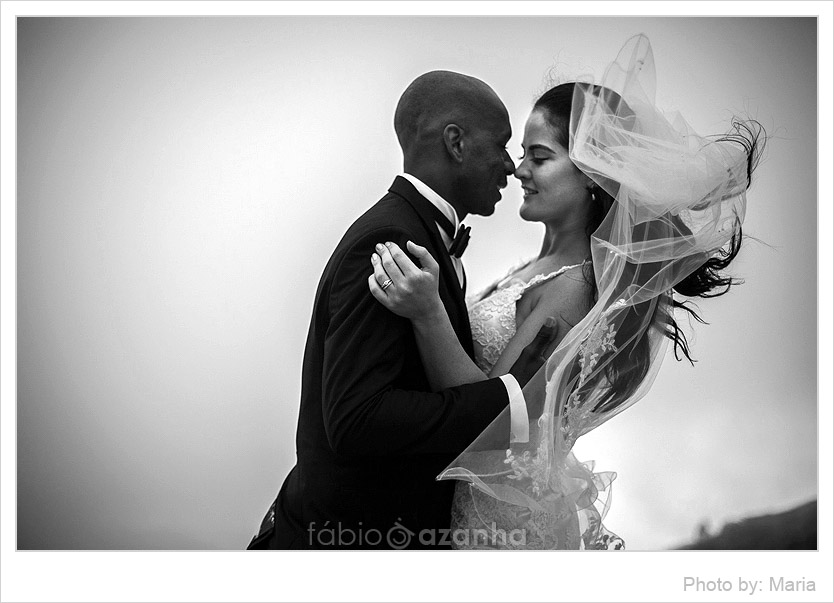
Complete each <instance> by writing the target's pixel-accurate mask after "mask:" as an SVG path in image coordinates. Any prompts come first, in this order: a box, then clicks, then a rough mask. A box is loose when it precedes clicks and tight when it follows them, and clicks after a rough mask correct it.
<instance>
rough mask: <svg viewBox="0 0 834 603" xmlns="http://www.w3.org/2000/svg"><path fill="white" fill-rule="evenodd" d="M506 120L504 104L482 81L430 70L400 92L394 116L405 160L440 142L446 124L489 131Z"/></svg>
mask: <svg viewBox="0 0 834 603" xmlns="http://www.w3.org/2000/svg"><path fill="white" fill-rule="evenodd" d="M507 119H508V115H507V109H506V108H505V107H504V103H502V102H501V99H499V98H498V95H497V94H496V93H495V91H494V90H493V89H492V88H490V87H489V86H488V85H487V84H485V83H484V82H482V81H481V80H479V79H477V78H474V77H471V76H468V75H463V74H462V73H455V72H453V71H430V72H429V73H425V74H423V75H421V76H420V77H418V78H417V79H416V80H414V81H413V82H412V83H411V85H409V87H408V88H406V90H405V92H403V95H402V96H401V97H400V102H399V103H398V104H397V110H396V112H395V114H394V130H395V131H396V133H397V139H398V140H399V142H400V146H401V147H402V149H403V153H404V154H405V156H406V159H408V158H409V156H412V155H414V154H415V153H419V152H423V151H424V150H425V149H426V147H427V146H431V147H433V146H435V145H436V144H437V143H439V142H440V141H441V139H442V135H443V129H444V128H445V127H446V126H447V125H448V124H451V123H453V124H457V125H458V126H460V127H462V128H464V129H467V128H490V127H491V126H492V125H493V124H498V123H504V122H506V121H507Z"/></svg>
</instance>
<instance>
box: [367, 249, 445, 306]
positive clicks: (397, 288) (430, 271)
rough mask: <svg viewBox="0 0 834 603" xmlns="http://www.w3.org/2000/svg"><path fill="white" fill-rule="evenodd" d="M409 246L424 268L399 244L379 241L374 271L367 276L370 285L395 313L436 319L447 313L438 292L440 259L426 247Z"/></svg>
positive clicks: (373, 257)
mask: <svg viewBox="0 0 834 603" xmlns="http://www.w3.org/2000/svg"><path fill="white" fill-rule="evenodd" d="M406 247H407V248H408V251H409V252H410V253H411V254H412V255H413V256H414V257H415V258H417V260H418V261H419V262H420V264H421V266H422V268H418V267H417V266H416V265H415V264H414V262H412V261H411V260H410V259H409V257H408V256H407V255H406V254H405V253H404V252H403V250H402V249H400V247H399V246H398V245H397V244H396V243H385V244H384V245H383V244H381V243H380V244H378V245H377V246H376V253H374V254H372V255H371V264H372V265H373V268H374V273H373V274H372V275H370V276H369V277H368V287H369V288H370V290H371V294H373V296H374V297H375V298H376V299H377V301H378V302H379V303H381V304H382V305H383V306H385V307H386V308H388V309H389V310H391V312H393V313H394V314H397V315H399V316H403V317H405V318H409V319H411V320H413V321H415V322H419V321H428V320H436V319H437V317H438V316H442V315H443V314H445V312H446V310H445V308H444V306H443V302H442V301H441V300H440V295H439V294H438V292H437V286H438V273H439V267H438V265H437V262H436V261H435V260H434V258H433V257H432V256H431V254H430V253H429V252H428V250H427V249H426V248H425V247H420V246H419V245H416V244H415V243H412V242H411V241H409V242H408V243H407V244H406ZM389 280H390V281H391V282H390V283H388V281H389ZM386 283H387V284H386Z"/></svg>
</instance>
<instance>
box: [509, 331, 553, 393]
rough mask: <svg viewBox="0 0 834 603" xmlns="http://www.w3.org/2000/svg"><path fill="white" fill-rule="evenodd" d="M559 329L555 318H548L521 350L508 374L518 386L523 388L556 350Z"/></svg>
mask: <svg viewBox="0 0 834 603" xmlns="http://www.w3.org/2000/svg"><path fill="white" fill-rule="evenodd" d="M558 332H559V327H558V324H557V322H556V319H555V318H548V319H547V320H546V321H545V323H544V325H543V326H542V328H541V329H540V330H539V332H538V333H537V334H536V336H535V337H534V338H533V341H532V342H531V343H530V344H529V345H528V346H527V347H526V348H524V349H523V350H522V352H521V355H520V356H519V357H518V360H516V361H515V364H513V366H512V368H510V374H511V375H512V376H513V377H515V378H516V381H518V384H519V385H520V386H521V387H522V388H523V387H524V386H525V385H526V384H527V382H528V381H530V379H531V378H532V377H533V375H535V374H536V373H537V372H538V370H539V369H540V368H541V367H542V366H543V365H544V363H545V362H546V361H547V359H548V358H549V357H550V354H552V353H553V350H555V349H556V344H557V343H558V342H557V340H556V335H557V334H558Z"/></svg>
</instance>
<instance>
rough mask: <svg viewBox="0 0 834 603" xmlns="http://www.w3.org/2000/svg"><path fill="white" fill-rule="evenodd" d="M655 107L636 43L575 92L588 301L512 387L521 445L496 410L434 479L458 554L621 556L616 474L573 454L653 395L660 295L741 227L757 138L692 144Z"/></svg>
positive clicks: (664, 297)
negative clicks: (600, 193) (615, 519)
mask: <svg viewBox="0 0 834 603" xmlns="http://www.w3.org/2000/svg"><path fill="white" fill-rule="evenodd" d="M654 97H655V66H654V57H653V54H652V49H651V45H650V43H649V40H648V39H647V38H646V37H645V36H643V35H638V36H635V37H633V38H631V39H630V40H628V41H627V42H626V44H625V45H624V46H623V48H622V50H621V51H620V53H619V55H618V57H617V59H616V60H615V61H614V62H613V63H612V64H611V65H610V66H609V67H608V68H607V70H606V72H605V74H604V77H603V78H602V80H601V82H600V83H599V84H597V85H594V84H591V83H578V84H577V85H576V86H575V92H574V97H573V104H572V109H571V121H570V130H569V133H570V145H569V152H570V157H571V159H572V160H573V161H574V163H575V164H576V165H577V166H578V167H579V168H580V169H581V170H582V171H583V172H585V173H586V174H588V175H589V176H590V177H591V178H592V179H593V180H594V182H596V183H597V184H598V185H599V186H600V187H601V188H603V189H604V190H605V191H607V192H608V193H609V194H610V195H611V196H612V197H613V198H614V199H615V203H614V205H613V206H612V208H611V210H610V211H609V212H608V214H607V216H606V218H605V219H604V221H603V222H602V224H601V226H600V227H599V229H598V230H597V231H596V232H595V233H594V234H593V236H592V237H591V251H592V258H593V267H594V276H595V280H596V285H597V290H598V298H597V302H596V304H595V305H594V306H593V308H592V309H591V311H590V312H589V313H588V315H587V316H586V317H585V318H584V319H583V320H582V321H581V322H580V323H579V324H577V325H576V326H575V327H574V328H573V329H572V330H571V331H570V332H569V333H568V335H567V336H566V337H565V338H564V340H563V341H562V342H561V343H560V345H559V347H558V348H557V349H556V350H555V351H554V352H553V354H552V355H551V356H550V358H549V359H548V360H547V362H546V363H545V365H544V366H543V367H542V369H541V370H540V371H539V372H538V373H537V374H536V375H535V376H534V377H533V379H531V380H530V382H529V383H528V384H527V385H526V386H525V388H524V398H525V402H526V404H527V406H528V410H529V413H530V414H529V416H530V421H531V425H530V439H529V441H528V442H511V443H510V445H509V448H508V447H507V441H506V433H507V431H508V429H507V425H508V424H509V417H508V415H509V411H508V410H507V411H505V412H504V414H503V415H501V416H499V417H498V418H497V419H496V420H495V421H494V422H493V423H492V425H490V426H489V427H488V428H487V429H486V430H485V431H484V432H483V433H482V434H481V435H480V436H479V437H478V439H476V440H475V442H473V443H472V444H471V445H470V446H469V447H468V448H467V449H466V450H465V451H464V452H463V453H462V454H461V455H460V456H459V457H458V458H457V459H456V460H455V461H454V462H453V463H452V464H451V465H449V467H448V468H446V469H445V470H444V471H443V472H442V473H441V474H440V475H439V476H438V479H455V480H460V481H461V483H459V484H458V485H457V489H456V495H455V502H454V508H453V512H452V528H453V530H454V531H458V530H466V531H467V536H466V538H465V539H463V538H461V540H460V542H458V544H459V545H460V546H462V547H473V548H523V549H619V548H623V547H624V543H623V541H622V539H620V538H619V537H617V536H615V535H614V534H612V533H610V532H608V531H607V530H606V529H605V528H604V526H603V525H602V519H603V518H604V516H605V514H606V511H607V510H608V505H609V502H610V485H611V482H612V481H613V479H614V478H615V477H616V474H614V473H612V472H609V473H594V471H593V469H594V467H593V463H592V462H585V463H583V462H580V461H578V460H577V459H576V458H575V457H574V455H573V453H572V452H571V450H572V448H573V445H574V443H575V442H576V440H577V438H579V437H580V436H582V435H583V434H586V433H588V432H589V431H591V430H592V429H594V428H596V427H597V426H599V425H601V424H602V423H604V422H605V421H607V420H609V419H610V418H612V417H613V416H615V415H616V414H618V413H620V412H622V411H623V410H625V409H626V408H628V407H629V406H631V405H632V404H634V403H635V402H636V401H638V400H639V399H640V398H641V397H643V396H644V395H645V394H646V392H647V391H648V389H649V388H650V387H651V385H652V383H653V381H654V378H655V376H656V374H657V371H658V370H659V369H660V365H661V363H662V361H663V358H664V356H665V352H666V346H667V344H668V342H669V338H668V337H667V335H666V332H667V328H668V321H667V317H668V316H670V315H671V313H672V309H673V308H672V291H671V290H672V287H673V286H674V285H676V284H677V283H679V282H680V281H681V280H682V279H684V278H686V277H687V276H688V275H689V274H690V273H692V272H693V271H694V270H696V269H697V268H698V267H699V266H701V265H702V264H703V263H704V262H705V261H706V260H707V259H708V258H709V257H710V256H711V255H713V254H715V253H717V252H719V250H721V249H722V248H723V247H724V246H725V245H727V243H728V242H729V241H730V240H731V237H733V235H734V234H735V233H736V232H737V231H738V228H739V226H740V224H741V221H742V220H743V218H744V213H745V205H746V194H745V193H746V190H747V187H748V185H749V175H750V170H751V169H752V163H751V162H752V161H753V155H754V153H752V152H751V151H752V150H754V149H755V148H756V144H755V142H756V135H757V132H756V131H755V130H754V129H751V128H750V127H745V126H743V125H736V126H735V130H734V132H732V133H731V134H729V135H726V136H722V137H703V136H699V135H698V134H696V133H695V132H694V131H693V130H692V129H691V128H690V127H689V125H688V124H687V123H686V121H685V120H684V119H683V118H682V117H681V116H680V115H678V114H672V115H666V114H664V113H663V112H661V111H660V110H659V109H658V108H657V107H656V106H655V98H654ZM638 357H641V358H642V359H643V360H642V362H637V361H636V360H635V358H638ZM476 530H477V532H476ZM453 533H454V532H453ZM477 536H480V538H479V537H477ZM461 543H462V544H461Z"/></svg>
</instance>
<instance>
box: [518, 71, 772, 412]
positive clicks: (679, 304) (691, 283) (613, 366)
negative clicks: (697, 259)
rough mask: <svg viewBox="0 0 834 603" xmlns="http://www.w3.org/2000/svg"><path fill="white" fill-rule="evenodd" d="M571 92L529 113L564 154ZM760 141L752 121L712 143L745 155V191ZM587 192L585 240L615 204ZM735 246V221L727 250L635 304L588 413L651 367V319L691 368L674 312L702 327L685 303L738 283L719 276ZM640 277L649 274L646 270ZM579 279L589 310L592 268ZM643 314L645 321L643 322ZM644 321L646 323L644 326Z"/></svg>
mask: <svg viewBox="0 0 834 603" xmlns="http://www.w3.org/2000/svg"><path fill="white" fill-rule="evenodd" d="M575 87H576V83H574V82H569V83H565V84H560V85H558V86H555V87H553V88H551V89H549V90H548V91H547V92H545V93H544V94H542V96H541V97H539V99H538V100H537V101H536V102H535V104H534V105H533V110H534V111H536V110H538V111H541V112H542V113H543V114H544V116H545V117H546V118H547V121H548V124H549V125H550V126H551V128H552V130H553V133H554V135H555V137H556V140H557V142H559V144H561V145H562V146H563V147H564V148H565V149H569V142H570V141H569V136H570V134H569V125H570V120H571V109H572V106H573V100H574V89H575ZM589 89H590V90H591V91H592V93H593V94H594V95H595V96H598V97H600V98H603V99H604V100H605V101H606V102H607V103H608V104H609V105H615V104H618V105H619V107H620V114H621V115H622V114H623V107H624V106H625V105H624V101H623V100H622V98H620V96H619V95H618V94H617V93H616V92H613V91H612V90H609V89H607V88H602V87H601V86H589ZM764 139H765V137H764V130H763V128H762V127H761V125H760V124H759V123H758V122H755V121H750V122H742V121H735V122H734V123H733V131H732V132H731V133H730V134H727V135H724V136H721V137H719V138H718V140H723V141H730V142H734V143H737V144H739V145H741V146H742V147H743V148H744V150H745V152H746V154H747V186H748V187H749V186H750V177H751V175H752V173H753V170H754V169H755V167H756V164H757V162H758V160H759V158H760V157H761V151H762V148H763V144H764ZM592 191H593V193H594V194H593V196H591V203H592V209H591V211H590V216H589V221H588V225H587V227H586V233H587V235H588V238H589V240H590V237H591V235H592V234H593V233H594V232H596V231H597V229H598V228H599V227H600V226H601V225H602V223H603V221H604V220H605V217H606V216H607V215H608V212H609V210H610V209H611V207H612V206H613V205H614V203H615V201H614V198H613V197H612V196H611V195H609V194H608V193H607V192H606V191H605V190H604V189H603V188H601V187H599V186H594V187H593V188H592ZM666 219H667V220H669V221H670V222H672V223H674V225H675V227H676V228H677V229H678V230H680V231H681V232H687V230H686V227H685V226H684V225H683V224H682V223H681V222H680V220H679V219H677V218H673V217H670V216H667V217H666ZM641 226H642V227H643V228H651V227H652V226H651V223H646V224H644V225H641ZM741 242H742V231H741V221H740V220H738V219H737V221H736V227H735V230H734V232H733V234H732V237H731V238H730V241H729V242H728V243H727V245H725V246H724V247H723V248H721V249H719V250H718V251H717V252H715V253H714V254H713V255H711V256H708V257H706V258H705V261H704V263H703V264H702V265H701V266H700V267H698V268H697V269H696V270H695V271H694V272H692V273H691V274H689V275H688V276H686V277H685V278H684V279H683V280H681V281H679V282H678V283H677V284H675V285H674V286H673V287H672V290H671V291H669V292H668V295H665V296H661V297H662V298H663V299H653V300H649V301H646V302H642V303H638V304H635V305H634V306H632V307H631V308H630V309H629V310H628V313H627V316H626V317H625V319H624V321H623V323H622V324H621V325H620V328H619V330H618V332H617V337H616V344H617V348H618V350H619V351H618V353H617V354H616V357H615V358H613V359H612V361H611V362H609V363H608V364H607V365H606V368H605V377H606V379H607V381H608V384H609V387H608V390H607V393H606V394H605V395H604V396H603V398H602V400H601V401H600V402H599V403H597V404H596V406H595V407H594V409H593V410H594V411H607V410H611V409H613V408H616V407H617V406H619V404H621V403H622V402H624V401H625V400H627V399H628V398H629V396H631V394H633V393H634V392H635V391H636V390H637V388H638V387H639V386H640V384H641V383H642V381H643V379H644V378H645V377H646V375H647V374H648V371H649V366H650V363H651V350H650V342H649V336H648V335H649V330H648V329H647V328H646V325H647V324H651V323H652V322H654V321H655V320H656V319H660V320H659V323H660V324H664V325H665V332H664V334H665V336H666V337H668V338H669V339H670V340H672V342H673V343H674V353H675V358H676V359H677V360H681V359H682V357H681V355H682V356H684V357H686V359H687V360H689V362H690V363H694V360H693V358H692V355H691V353H690V349H689V343H688V341H687V338H686V335H685V333H684V332H683V330H682V329H681V328H680V326H679V325H678V322H677V321H676V320H675V317H674V311H675V310H681V311H684V312H686V313H687V314H688V315H689V316H690V317H691V318H694V319H695V320H696V321H698V322H700V323H704V320H703V319H702V318H701V316H700V315H699V314H698V313H697V312H696V311H695V310H694V309H693V308H692V307H691V306H690V305H689V298H696V297H700V298H709V297H718V296H720V295H724V294H725V293H727V292H728V291H729V290H730V287H731V286H733V285H737V284H739V283H740V282H741V281H740V280H738V279H735V278H733V277H731V276H729V275H727V274H724V273H722V271H723V270H725V269H726V268H727V267H728V266H729V265H730V263H731V262H732V261H733V260H734V259H735V258H736V256H737V255H738V253H739V250H740V249H741ZM641 272H644V271H641V270H640V268H639V266H635V270H633V271H630V274H629V276H628V278H631V279H632V282H634V283H635V284H637V285H640V284H643V283H641V282H640V280H641V278H640V276H641V275H640V273H641ZM645 272H648V273H651V269H650V270H648V271H645ZM645 272H644V273H645ZM583 275H584V277H585V280H586V282H587V283H588V288H589V299H588V301H589V304H588V307H592V306H593V305H594V304H595V303H596V302H597V295H598V291H597V285H596V279H595V277H594V267H593V266H592V265H591V264H586V265H585V267H584V268H583ZM649 313H650V317H649V316H647V314H649ZM647 318H650V319H651V320H650V321H647Z"/></svg>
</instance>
